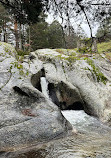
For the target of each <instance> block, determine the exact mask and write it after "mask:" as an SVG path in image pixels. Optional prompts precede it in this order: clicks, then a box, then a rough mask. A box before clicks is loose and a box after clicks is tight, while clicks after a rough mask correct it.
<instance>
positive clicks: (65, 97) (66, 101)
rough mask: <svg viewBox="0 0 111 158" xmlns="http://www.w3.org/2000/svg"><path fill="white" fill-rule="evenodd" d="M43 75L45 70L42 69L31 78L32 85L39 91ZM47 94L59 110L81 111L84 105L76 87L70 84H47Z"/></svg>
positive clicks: (61, 82)
mask: <svg viewBox="0 0 111 158" xmlns="http://www.w3.org/2000/svg"><path fill="white" fill-rule="evenodd" d="M42 76H44V77H45V76H46V75H45V70H44V69H42V70H41V71H39V72H38V73H37V74H35V75H33V76H32V78H31V83H32V85H33V86H34V87H35V88H37V89H38V90H40V91H42V90H41V83H40V78H41V77H42ZM48 92H49V98H50V99H51V101H52V102H53V103H54V104H56V105H57V106H58V107H59V108H60V109H61V110H65V109H73V110H74V109H75V110H83V109H84V103H83V101H82V98H81V96H80V93H79V91H78V89H77V88H76V87H74V86H73V85H71V84H70V83H67V82H66V83H65V82H63V81H60V82H58V83H56V84H55V83H54V82H53V83H50V82H48Z"/></svg>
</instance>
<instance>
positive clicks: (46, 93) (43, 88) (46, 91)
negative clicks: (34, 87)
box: [40, 77, 49, 98]
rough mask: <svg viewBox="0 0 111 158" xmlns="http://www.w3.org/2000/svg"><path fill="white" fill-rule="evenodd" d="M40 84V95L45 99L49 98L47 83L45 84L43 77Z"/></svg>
mask: <svg viewBox="0 0 111 158" xmlns="http://www.w3.org/2000/svg"><path fill="white" fill-rule="evenodd" d="M40 84H41V90H42V93H43V94H44V95H45V96H46V97H47V98H49V91H48V83H47V81H46V78H45V77H41V78H40Z"/></svg>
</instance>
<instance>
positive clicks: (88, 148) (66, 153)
mask: <svg viewBox="0 0 111 158" xmlns="http://www.w3.org/2000/svg"><path fill="white" fill-rule="evenodd" d="M62 114H63V115H64V116H65V117H66V119H67V120H69V122H70V123H71V124H72V125H73V127H74V129H75V128H76V130H77V134H75V133H74V134H73V135H71V136H68V137H66V138H62V139H58V140H53V141H51V142H49V143H46V144H42V145H40V146H39V147H34V148H33V149H32V150H31V151H28V152H26V153H21V154H20V153H19V156H17V158H111V128H109V127H107V126H106V125H104V124H102V123H101V122H100V121H98V120H97V119H96V118H94V117H91V116H89V115H87V114H86V113H85V112H84V111H83V110H80V111H74V110H65V111H62Z"/></svg>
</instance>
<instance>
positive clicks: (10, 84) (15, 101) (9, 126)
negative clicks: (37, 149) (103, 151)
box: [0, 43, 72, 153]
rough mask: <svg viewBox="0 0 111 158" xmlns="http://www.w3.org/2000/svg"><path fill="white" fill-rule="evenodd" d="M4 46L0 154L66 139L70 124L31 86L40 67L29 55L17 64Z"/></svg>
mask: <svg viewBox="0 0 111 158" xmlns="http://www.w3.org/2000/svg"><path fill="white" fill-rule="evenodd" d="M4 45H5V46H6V44H4V43H1V46H0V53H1V57H3V60H2V61H1V62H0V81H1V87H0V89H1V90H0V151H1V153H3V152H2V151H10V150H13V149H18V148H23V147H27V146H31V145H33V144H40V143H42V142H44V141H49V140H52V139H55V138H56V139H57V138H60V137H63V136H65V135H67V134H68V133H69V131H71V130H72V126H71V125H70V123H69V122H68V121H67V120H66V119H65V118H64V117H63V115H62V114H61V112H60V109H59V108H58V107H57V106H56V105H55V104H54V103H53V102H52V101H50V100H49V99H48V98H46V97H45V96H44V95H43V94H42V92H40V91H39V90H37V89H36V88H35V87H34V86H32V83H31V77H32V76H33V73H34V74H35V73H37V72H40V71H42V70H41V69H42V67H43V63H42V62H41V61H39V60H38V59H37V58H36V59H34V60H32V55H31V56H29V57H27V56H26V58H25V59H24V62H23V61H21V60H20V59H19V60H18V57H17V55H16V56H15V55H13V54H12V52H13V50H12V48H11V49H10V52H9V50H8V51H7V53H6V52H5V49H4ZM10 47H11V46H10ZM11 51H12V52H11ZM15 53H16V51H15ZM15 57H16V58H15ZM30 59H31V60H30ZM37 80H39V76H38V78H37Z"/></svg>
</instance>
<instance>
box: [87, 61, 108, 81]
mask: <svg viewBox="0 0 111 158" xmlns="http://www.w3.org/2000/svg"><path fill="white" fill-rule="evenodd" d="M87 63H88V64H89V65H90V66H91V67H92V70H90V69H89V68H88V70H90V71H91V73H92V75H93V76H96V78H97V82H103V83H104V84H106V82H107V78H106V77H105V76H104V74H103V73H102V72H101V71H100V70H99V68H98V67H96V66H95V65H94V62H93V61H92V60H91V59H89V58H87Z"/></svg>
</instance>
